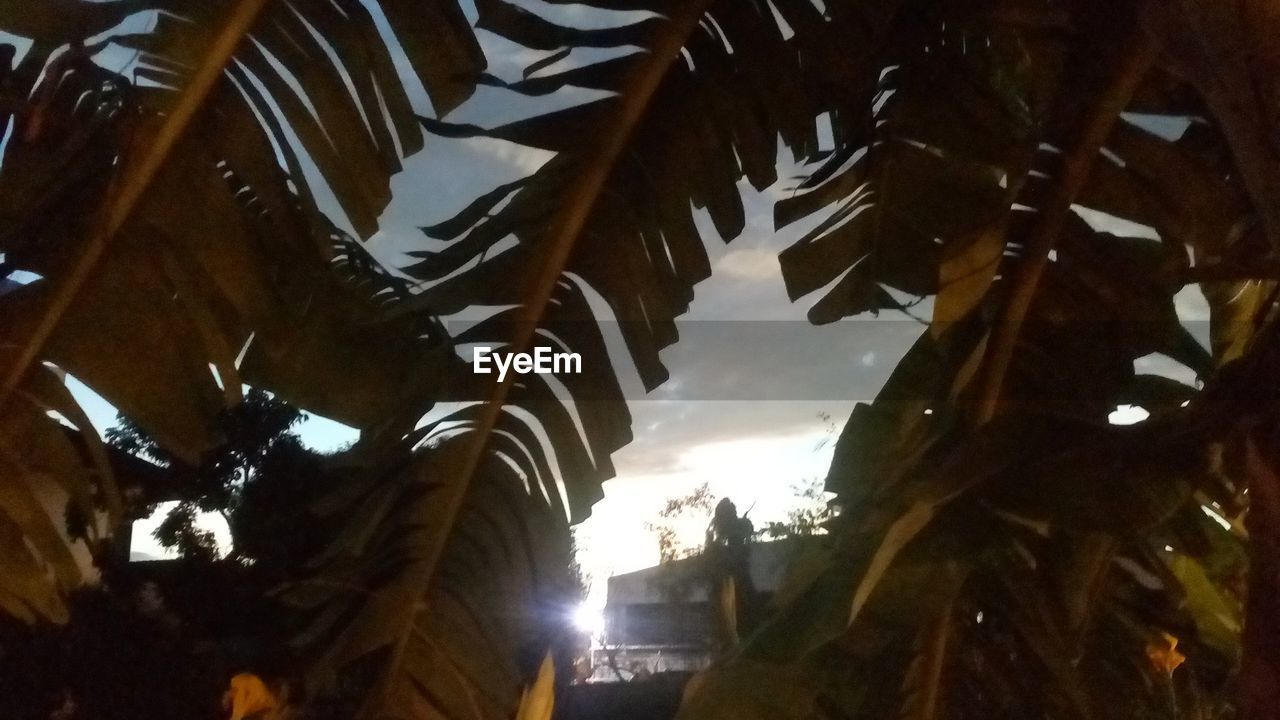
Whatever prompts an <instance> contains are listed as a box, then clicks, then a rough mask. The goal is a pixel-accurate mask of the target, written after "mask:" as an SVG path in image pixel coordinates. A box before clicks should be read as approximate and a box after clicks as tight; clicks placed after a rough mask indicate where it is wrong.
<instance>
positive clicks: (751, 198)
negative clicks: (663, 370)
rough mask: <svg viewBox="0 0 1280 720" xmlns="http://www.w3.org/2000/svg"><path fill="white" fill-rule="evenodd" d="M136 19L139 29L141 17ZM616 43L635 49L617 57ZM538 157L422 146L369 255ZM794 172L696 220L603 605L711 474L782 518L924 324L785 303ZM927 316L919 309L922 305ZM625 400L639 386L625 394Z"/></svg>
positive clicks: (607, 523) (535, 163)
mask: <svg viewBox="0 0 1280 720" xmlns="http://www.w3.org/2000/svg"><path fill="white" fill-rule="evenodd" d="M521 4H525V3H521ZM542 7H543V8H544V9H545V8H549V7H550V8H553V9H555V10H556V11H557V12H562V13H568V14H569V16H573V17H574V18H575V19H576V21H577V22H578V24H580V25H584V26H586V25H603V24H610V23H614V22H619V21H620V20H621V19H622V17H621V16H620V14H612V13H595V14H591V15H585V14H583V12H584V11H583V10H582V8H583V6H574V5H561V6H545V5H544V6H542ZM574 8H578V10H574ZM575 13H577V14H576V15H575ZM614 15H618V16H617V17H614ZM137 22H138V24H139V25H140V26H143V27H145V25H146V24H147V23H146V22H145V19H139V20H138V21H137ZM384 30H385V28H384ZM479 37H480V39H481V43H482V45H483V47H484V49H485V51H486V54H487V56H488V58H489V61H490V67H489V72H491V73H493V74H494V75H497V76H498V77H503V78H510V79H515V78H518V77H519V76H520V74H521V72H522V71H523V70H524V68H525V67H527V66H528V65H529V64H530V63H532V62H534V61H536V60H538V59H541V58H542V57H543V56H545V55H546V54H545V53H535V52H531V51H528V50H525V49H523V48H520V47H518V46H514V45H511V44H510V43H506V42H505V41H502V40H501V39H499V38H496V37H495V36H493V35H491V34H489V33H486V32H483V31H480V32H479ZM110 52H111V51H110V50H109V51H108V54H106V55H104V56H103V58H104V59H105V60H106V61H107V62H106V64H108V65H109V66H110V65H119V66H120V67H121V68H123V63H126V62H129V61H130V58H129V57H127V56H120V55H116V56H112V55H110ZM395 52H398V50H396V49H394V48H393V53H395ZM619 52H621V53H625V52H630V50H628V49H623V50H621V51H614V52H613V54H618V53H619ZM604 53H605V51H587V52H575V53H573V54H572V55H570V56H569V57H568V58H566V59H564V60H563V61H561V63H558V64H557V65H556V66H553V68H552V69H555V68H559V67H563V66H564V65H566V64H573V63H583V62H590V61H594V60H598V59H600V58H601V57H602V56H603V55H604ZM113 57H114V58H116V61H115V62H112V61H111V60H112V58H113ZM121 57H123V58H124V59H123V60H121V59H120V58H121ZM398 64H399V65H400V66H401V68H402V70H406V71H405V72H402V76H403V78H404V80H405V82H406V86H407V87H408V89H409V94H410V99H411V102H412V103H413V105H414V107H415V109H416V110H417V111H418V112H419V113H421V114H423V115H430V116H434V115H435V113H434V111H433V110H432V108H431V104H430V102H429V100H428V99H427V96H426V93H425V92H424V91H423V89H422V88H421V87H420V86H419V85H418V81H417V80H416V78H415V76H414V75H413V74H412V73H411V72H407V63H405V62H404V60H403V58H402V57H401V58H398ZM593 97H595V95H593V94H592V93H588V92H586V91H580V92H573V93H563V94H560V95H557V96H553V97H551V98H544V99H542V100H541V101H539V104H537V105H532V104H530V103H529V102H527V101H524V100H521V99H519V98H517V97H515V96H513V95H512V94H511V93H507V92H504V91H502V90H499V89H494V88H481V89H480V90H479V91H478V92H477V93H476V94H475V96H474V97H473V98H472V99H471V100H470V101H468V102H467V103H465V104H464V105H463V106H461V107H459V108H458V109H457V110H455V111H454V112H453V113H451V114H450V115H449V117H448V119H449V120H452V121H457V122H467V123H475V124H479V125H482V126H491V125H494V124H498V123H501V122H505V121H509V120H512V119H515V118H518V117H521V116H524V115H528V114H531V113H534V112H544V111H547V110H550V109H553V108H554V107H555V106H563V105H567V104H574V103H578V102H583V101H586V100H589V99H592V98H593ZM547 159H549V155H548V154H546V153H542V152H539V151H533V150H529V149H525V148H520V147H518V146H513V145H511V144H509V143H505V142H502V141H488V140H454V139H444V138H438V137H428V138H427V144H426V149H425V150H424V151H423V152H421V153H419V154H417V155H415V156H413V157H411V158H408V159H407V160H406V161H405V170H404V172H402V173H401V174H399V175H398V176H396V177H395V178H393V183H392V188H393V192H394V196H393V199H392V202H391V204H390V206H389V207H388V208H387V209H386V212H385V213H384V214H383V216H382V218H381V223H380V226H381V228H382V229H381V231H380V232H379V233H378V234H377V235H375V236H374V237H373V238H372V239H371V240H370V242H369V244H368V247H369V249H370V251H371V252H372V253H373V254H374V255H375V256H376V257H378V258H379V259H380V260H381V261H382V262H383V263H384V264H386V265H387V266H388V267H391V268H395V267H399V266H403V265H405V264H408V262H409V260H408V258H406V257H405V256H404V255H403V252H404V251H405V250H409V249H421V248H422V247H424V246H427V242H428V241H427V239H426V238H425V236H424V235H423V234H422V233H421V231H420V230H419V229H418V228H419V227H421V226H423V225H427V224H431V223H434V222H438V221H440V220H442V219H445V218H447V217H449V216H451V215H452V214H453V213H454V212H456V211H457V210H458V209H460V208H461V207H463V206H464V205H465V204H467V203H468V202H469V201H470V200H471V199H473V198H474V197H475V196H476V195H477V194H478V193H480V192H484V191H486V190H488V189H491V188H492V187H494V186H496V185H498V184H499V183H503V182H507V181H510V180H512V179H515V178H517V177H522V176H525V175H527V174H529V173H531V172H533V171H534V170H536V169H537V168H538V167H539V166H540V165H541V164H542V163H544V162H546V161H547ZM799 172H800V169H799V168H794V167H784V168H783V169H782V172H780V177H782V178H783V180H781V181H780V182H779V184H778V186H776V187H773V188H769V189H768V190H766V191H765V192H764V193H757V192H756V191H754V190H753V189H752V188H750V187H749V186H746V185H745V184H744V185H743V186H742V190H743V195H744V197H745V198H746V212H747V226H746V230H745V231H744V233H743V234H742V236H741V237H739V238H737V239H735V240H734V241H733V242H732V243H731V244H729V245H728V246H726V245H725V244H724V243H723V242H722V241H721V239H720V238H719V237H717V236H716V233H715V231H714V229H713V228H711V226H710V223H709V222H706V218H705V217H703V218H701V220H702V222H700V223H699V224H700V227H701V228H702V230H703V234H704V239H705V241H706V246H707V248H708V253H709V254H710V256H711V258H712V263H713V268H714V274H713V276H712V278H711V279H710V280H708V281H706V282H704V283H702V284H701V285H699V286H697V288H696V289H695V292H696V295H695V300H694V303H693V306H692V308H691V310H690V312H689V313H688V315H686V316H685V318H684V319H682V321H681V323H680V326H679V327H680V332H681V337H682V341H681V342H680V343H678V344H676V345H675V346H673V347H671V348H668V349H667V350H666V351H665V352H664V353H663V360H664V362H665V364H666V365H667V367H668V368H669V370H670V371H671V380H670V381H669V382H668V383H667V384H666V385H665V386H663V387H662V388H659V389H658V390H657V391H655V392H654V393H653V394H652V395H651V396H648V397H646V398H645V399H643V400H635V401H633V402H632V405H631V412H632V416H633V419H634V433H635V441H634V442H633V443H632V444H631V445H629V446H628V447H626V448H624V449H623V450H621V451H620V452H619V453H617V454H616V455H615V456H614V463H615V465H616V467H617V471H618V477H617V478H616V479H614V480H611V481H609V482H608V483H606V485H605V493H606V497H605V499H604V500H602V501H601V502H600V503H598V504H597V505H596V507H595V508H594V509H593V515H592V517H591V519H590V520H588V521H587V522H586V523H584V525H583V526H582V527H581V528H579V530H578V540H579V543H580V547H581V561H582V564H583V566H584V569H585V570H586V572H587V573H588V574H589V575H590V576H592V578H593V579H594V580H595V584H594V585H593V588H592V601H593V602H594V603H596V604H599V603H602V602H603V600H604V596H603V590H604V582H603V581H604V580H605V579H607V578H608V576H609V575H611V574H614V573H618V572H626V571H630V570H635V569H639V568H641V567H645V566H647V565H650V564H652V563H654V562H656V560H657V540H656V537H655V535H654V534H653V533H652V532H651V531H649V530H648V529H647V528H646V527H645V524H646V522H651V521H653V520H654V518H655V516H656V514H657V511H658V509H659V508H660V507H661V505H662V504H663V503H664V502H665V500H666V499H667V498H670V497H675V496H679V495H683V494H686V493H688V492H690V491H691V490H692V489H694V488H695V487H697V486H698V485H700V484H702V483H709V484H710V486H711V488H712V491H713V493H714V494H715V495H717V496H719V497H731V498H732V499H733V500H734V502H735V503H736V504H737V506H738V508H739V509H740V510H746V509H748V508H752V509H751V517H752V519H753V520H755V521H756V523H757V525H761V524H763V523H764V522H767V521H769V520H774V519H782V518H783V517H784V516H785V513H786V511H787V510H788V509H790V508H791V507H794V506H795V505H796V503H797V499H796V498H795V497H794V488H795V487H796V485H797V484H798V483H802V482H804V481H806V480H809V479H812V478H818V477H822V476H825V474H826V467H827V464H828V462H829V460H830V454H831V449H832V445H833V443H834V436H833V433H838V431H839V429H840V427H842V426H843V424H844V421H845V419H846V418H847V417H848V414H849V412H850V410H851V409H852V407H853V405H854V403H855V402H856V401H858V400H870V399H871V398H872V397H874V395H875V393H876V392H877V390H878V389H879V387H880V385H881V384H883V382H884V380H885V378H887V376H888V373H889V372H890V371H891V370H892V369H893V367H894V365H895V364H896V363H897V361H898V359H899V358H900V357H901V355H902V354H903V353H904V352H905V351H906V349H907V348H908V347H909V346H910V344H911V342H912V341H914V339H915V337H916V336H917V335H918V334H919V333H920V332H921V331H922V330H923V327H922V326H921V325H920V324H918V323H916V322H914V321H912V320H910V319H908V318H905V317H902V316H898V318H897V319H882V320H880V321H877V322H866V321H850V322H843V323H836V324H834V325H829V326H824V327H812V326H809V325H808V324H807V323H805V322H804V316H805V312H806V310H807V308H808V303H807V302H804V301H802V302H800V303H797V304H792V303H790V302H788V300H787V298H786V295H785V292H784V289H783V283H782V279H781V274H780V269H779V265H778V260H777V256H778V252H779V251H780V250H782V249H783V248H785V247H786V246H788V245H789V244H791V243H792V242H793V241H794V240H795V239H796V238H797V237H799V234H801V233H802V232H803V231H804V230H805V229H806V227H807V225H805V224H800V225H797V226H796V227H793V228H788V229H787V231H785V232H775V231H774V230H773V223H772V204H773V202H774V201H775V200H776V199H777V198H778V197H781V196H783V195H785V194H786V193H788V192H790V186H789V183H790V182H791V181H790V180H788V179H787V178H788V177H789V176H792V177H793V176H795V175H796V174H798V173H799ZM309 180H310V181H311V182H310V185H311V187H312V188H313V189H315V190H316V191H317V197H318V200H320V202H321V204H322V206H324V208H325V209H326V210H328V211H330V213H331V214H332V215H333V217H334V219H335V221H337V222H338V223H339V224H341V225H346V223H345V220H344V219H343V218H342V217H341V214H340V212H338V211H337V210H336V208H337V205H336V203H335V202H333V200H332V198H331V197H326V196H325V194H324V190H323V188H324V183H323V182H322V181H321V180H320V178H319V177H318V176H313V177H311V178H309ZM815 221H816V220H815ZM1184 299H1185V302H1184V305H1185V306H1186V307H1185V309H1186V310H1187V312H1188V314H1189V315H1190V316H1193V317H1203V315H1202V313H1203V308H1202V305H1203V303H1202V301H1198V300H1197V299H1196V298H1194V297H1192V296H1190V295H1188V296H1186V297H1185V298H1184ZM922 311H923V312H925V313H927V307H926V308H923V309H922ZM725 321H740V322H739V324H735V325H733V326H732V327H733V328H734V329H733V330H732V336H731V337H730V338H728V339H726V338H725V337H723V336H717V333H721V334H722V333H723V332H724V328H726V327H730V326H728V325H727V324H726V322H725ZM766 321H767V322H766ZM622 372H623V374H624V382H626V383H629V385H627V386H628V387H631V388H634V387H635V386H636V385H637V382H636V380H635V379H634V377H626V376H627V374H628V371H627V370H626V369H624V370H623V371H622ZM78 394H79V395H80V396H81V397H82V399H84V400H85V401H86V403H87V404H88V405H89V406H90V407H89V410H90V412H91V414H92V415H93V417H94V420H95V422H99V421H101V422H102V423H103V424H104V425H105V424H110V421H111V420H112V416H111V413H110V411H109V408H105V407H104V406H103V405H102V404H101V403H100V402H99V401H96V400H94V399H93V397H92V395H91V393H88V392H85V391H83V390H80V391H78ZM628 394H629V396H631V397H635V398H639V397H641V396H642V393H640V392H638V391H635V390H634V389H633V390H632V391H631V392H629V393H628ZM711 398H742V399H737V400H723V399H711ZM302 434H303V436H304V439H306V440H307V441H308V442H309V443H310V444H312V445H313V446H315V447H317V448H319V449H330V448H332V447H336V446H339V445H341V444H343V443H345V442H347V441H349V440H350V439H351V437H352V436H351V433H350V432H349V431H348V430H346V429H344V428H342V427H341V426H338V425H336V424H334V423H330V422H327V421H323V420H321V419H316V420H314V421H312V422H311V423H309V424H308V425H307V426H305V427H304V429H303V433H302ZM153 525H154V522H153V523H150V524H146V523H140V524H139V528H138V530H139V532H138V533H136V534H135V542H136V543H138V544H139V545H140V547H138V549H139V550H142V551H144V552H148V553H152V554H155V553H158V548H156V547H155V546H154V542H153V541H151V540H150V538H149V537H147V536H148V535H149V532H150V529H151V528H152V526H153ZM223 532H224V530H223ZM700 534H701V529H700V528H694V529H693V530H692V531H691V537H689V538H687V539H688V540H689V541H690V542H696V540H697V539H698V537H700Z"/></svg>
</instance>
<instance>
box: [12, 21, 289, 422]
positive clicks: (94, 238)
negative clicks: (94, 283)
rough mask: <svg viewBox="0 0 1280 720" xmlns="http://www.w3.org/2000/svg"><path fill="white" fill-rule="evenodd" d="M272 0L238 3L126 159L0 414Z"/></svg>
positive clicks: (21, 359) (25, 347) (16, 370)
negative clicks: (147, 137) (149, 134)
mask: <svg viewBox="0 0 1280 720" xmlns="http://www.w3.org/2000/svg"><path fill="white" fill-rule="evenodd" d="M268 1H269V0H240V1H239V2H238V3H236V5H235V7H234V8H233V9H232V11H231V14H230V16H229V17H228V18H227V23H226V25H224V26H223V28H222V31H221V32H219V33H218V35H217V36H216V37H215V38H214V39H213V42H212V43H210V45H209V48H208V50H207V51H206V52H205V56H204V61H203V62H202V63H201V64H200V67H199V68H198V69H197V70H196V72H195V74H194V75H192V77H191V80H190V81H189V82H188V83H187V84H186V86H185V87H184V88H183V89H182V93H181V94H180V95H179V96H178V101H177V103H176V104H175V105H174V107H173V109H172V110H171V111H170V112H169V114H168V115H167V116H165V119H164V122H163V123H162V124H161V125H160V127H159V129H158V130H157V132H156V135H155V137H154V139H153V140H152V142H151V145H150V146H149V147H147V148H146V149H145V150H144V151H143V152H142V154H141V155H140V156H138V157H137V158H136V160H133V161H132V162H129V161H128V160H129V159H126V163H127V164H126V165H125V167H124V170H123V171H122V172H121V174H120V175H118V176H117V177H116V178H115V179H114V180H113V181H112V185H111V188H110V190H109V192H108V195H107V198H106V201H105V203H104V206H103V207H102V209H101V217H100V219H99V221H98V223H97V224H96V226H95V229H94V231H93V234H92V235H90V236H89V241H88V243H86V245H85V248H84V253H83V254H82V255H80V257H79V259H78V260H77V261H76V264H75V266H74V267H72V268H71V272H70V273H68V274H67V275H66V276H65V278H64V279H63V280H62V281H61V283H60V284H59V286H58V288H57V291H56V292H55V294H54V296H53V300H52V301H51V302H50V304H49V307H48V309H47V310H45V313H44V316H43V317H42V318H40V322H39V324H38V325H37V326H36V329H35V332H33V333H32V335H31V337H30V338H28V339H27V341H26V342H25V343H23V344H22V346H21V349H20V350H19V353H18V357H17V359H15V360H14V362H13V364H12V365H10V366H9V369H8V371H7V372H6V373H5V376H4V384H3V385H2V386H0V410H3V409H4V406H5V404H6V403H7V402H8V400H9V398H10V397H11V396H12V395H13V391H14V390H15V389H17V387H18V385H19V384H20V383H21V382H22V379H23V377H25V376H26V374H27V371H28V370H29V369H30V368H31V366H32V364H33V363H35V362H36V361H37V360H38V359H39V358H40V354H41V352H42V351H43V350H44V346H45V344H46V343H47V342H48V341H49V337H50V336H51V335H53V331H54V330H55V329H57V327H58V323H59V322H60V321H61V320H62V316H63V314H64V313H66V311H67V308H69V307H71V303H72V302H74V301H75V299H76V296H77V295H78V294H79V293H80V288H81V287H83V286H84V283H85V281H86V280H88V279H89V276H90V275H91V274H92V273H93V271H94V269H95V268H97V266H98V262H99V261H100V260H101V259H102V256H103V254H104V253H105V252H106V250H107V246H108V245H109V244H110V243H111V241H112V239H114V238H115V235H116V233H117V232H119V230H120V228H121V227H122V226H123V225H124V223H125V221H126V220H128V219H129V215H130V214H132V213H133V209H134V207H135V206H137V204H138V201H139V200H140V199H141V198H142V196H143V194H144V193H145V192H146V191H147V188H148V187H149V186H150V185H151V181H152V180H153V179H154V178H155V175H156V172H157V171H158V170H159V169H160V167H161V166H162V165H163V164H164V162H165V159H166V158H168V156H169V151H170V150H172V149H173V146H174V144H175V143H177V141H178V138H180V137H182V133H183V132H184V131H185V130H186V128H187V126H188V125H189V124H190V123H191V119H192V118H193V117H195V114H196V112H197V111H199V109H200V107H201V106H202V105H203V104H204V101H205V98H207V97H208V96H209V92H210V91H211V90H212V89H213V86H214V84H215V83H216V82H217V81H218V78H220V77H221V76H222V71H223V69H224V68H225V67H226V65H227V63H228V62H229V61H230V59H231V56H232V54H233V53H234V52H235V50H236V48H237V47H238V46H239V45H240V41H241V40H242V39H243V38H244V36H245V35H246V34H248V32H249V29H250V28H251V27H253V23H254V21H255V20H256V19H257V17H258V15H259V13H260V12H261V11H262V9H263V8H264V7H265V6H266V4H267V2H268Z"/></svg>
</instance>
